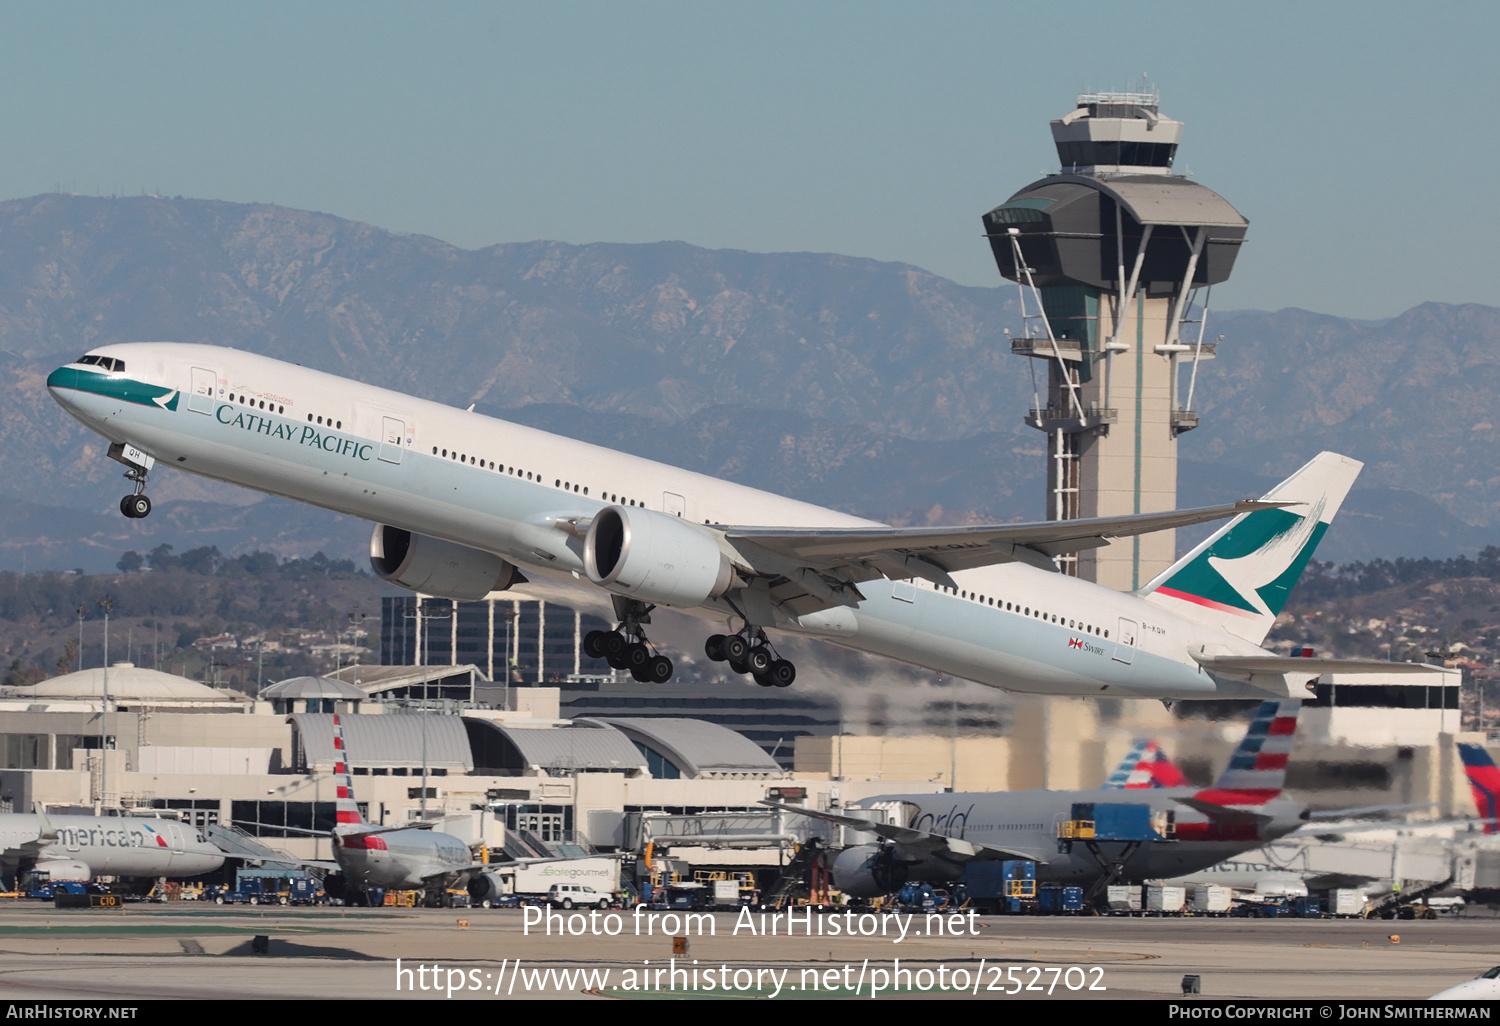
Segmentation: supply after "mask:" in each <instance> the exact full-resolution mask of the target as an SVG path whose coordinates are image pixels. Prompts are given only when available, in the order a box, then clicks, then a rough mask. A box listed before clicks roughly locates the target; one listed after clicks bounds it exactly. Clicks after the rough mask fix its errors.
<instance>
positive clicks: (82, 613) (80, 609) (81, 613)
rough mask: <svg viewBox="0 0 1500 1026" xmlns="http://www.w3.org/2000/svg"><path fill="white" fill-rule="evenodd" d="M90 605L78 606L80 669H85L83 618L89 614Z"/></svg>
mask: <svg viewBox="0 0 1500 1026" xmlns="http://www.w3.org/2000/svg"><path fill="white" fill-rule="evenodd" d="M88 611H89V607H88V606H84V605H80V606H79V607H78V669H80V670H81V669H83V618H84V617H85V616H87V615H88Z"/></svg>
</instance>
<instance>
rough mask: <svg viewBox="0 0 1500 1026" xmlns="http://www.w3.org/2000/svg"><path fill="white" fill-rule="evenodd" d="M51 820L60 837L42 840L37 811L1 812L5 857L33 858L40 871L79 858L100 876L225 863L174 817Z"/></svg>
mask: <svg viewBox="0 0 1500 1026" xmlns="http://www.w3.org/2000/svg"><path fill="white" fill-rule="evenodd" d="M48 822H49V823H50V824H51V827H52V832H53V833H54V834H55V835H56V836H55V838H51V839H49V840H47V841H46V843H44V844H38V843H37V842H38V841H39V840H40V839H41V837H42V826H41V822H40V821H39V820H38V818H37V817H36V816H35V815H34V814H32V813H13V814H9V815H0V850H3V852H4V856H3V857H4V859H5V861H7V862H12V861H20V860H21V859H28V858H34V859H35V860H36V868H37V869H39V870H46V869H47V864H48V863H49V862H50V863H63V862H76V863H81V864H83V865H85V866H87V867H88V869H89V872H90V874H91V875H92V876H96V877H98V876H141V877H159V876H170V877H187V876H198V875H199V874H201V873H211V872H213V871H214V870H216V869H218V868H219V867H220V866H222V865H223V864H224V852H223V851H221V850H220V849H218V848H216V847H215V846H214V845H213V844H212V843H211V842H209V841H208V840H206V839H205V838H204V837H203V835H202V834H200V833H198V831H197V830H196V829H194V828H193V827H191V826H189V825H187V824H186V823H183V822H181V821H179V820H175V819H149V818H145V817H134V816H49V817H48ZM27 846H30V847H27Z"/></svg>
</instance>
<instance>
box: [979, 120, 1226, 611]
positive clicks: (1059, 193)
mask: <svg viewBox="0 0 1500 1026" xmlns="http://www.w3.org/2000/svg"><path fill="white" fill-rule="evenodd" d="M1182 128H1183V124H1182V122H1181V121H1174V120H1172V119H1171V118H1166V117H1162V116H1161V114H1160V113H1159V112H1158V97H1157V94H1156V93H1148V92H1137V93H1085V94H1083V95H1081V96H1079V97H1078V105H1077V106H1076V107H1075V108H1074V109H1073V110H1072V111H1070V112H1069V113H1068V114H1067V115H1065V116H1064V117H1062V118H1060V119H1058V120H1056V121H1054V122H1052V138H1053V141H1054V142H1055V143H1056V144H1057V155H1058V158H1059V160H1060V162H1061V166H1062V170H1061V171H1059V172H1058V173H1057V174H1053V175H1048V176H1047V177H1045V178H1043V179H1041V180H1040V181H1037V182H1033V183H1032V184H1030V185H1028V186H1026V188H1024V189H1022V190H1021V191H1020V192H1018V193H1016V194H1015V195H1014V196H1012V197H1011V198H1010V199H1008V200H1006V201H1005V202H1004V203H1002V204H1001V205H1000V206H998V207H996V208H995V209H994V210H991V211H990V212H989V213H987V214H985V215H984V228H985V235H986V237H987V238H988V239H989V240H990V248H991V250H992V251H993V252H994V256H995V262H996V264H997V265H998V266H999V268H1000V274H1001V275H1002V276H1003V277H1005V278H1008V279H1009V280H1011V281H1014V282H1016V283H1017V285H1018V286H1020V292H1021V304H1022V315H1023V317H1024V321H1025V324H1026V328H1025V330H1024V332H1023V336H1022V337H1020V338H1012V339H1011V352H1013V353H1015V354H1017V355H1019V356H1025V357H1028V358H1030V359H1032V360H1035V361H1040V362H1041V363H1042V365H1043V366H1042V367H1041V368H1039V367H1037V366H1036V364H1035V363H1034V364H1033V365H1032V370H1033V380H1035V379H1036V371H1038V370H1043V368H1045V369H1044V373H1045V375H1046V393H1045V395H1043V394H1042V393H1041V387H1040V384H1038V386H1037V388H1036V390H1035V393H1034V394H1035V398H1036V402H1035V404H1034V406H1033V408H1032V409H1031V410H1030V411H1029V412H1028V413H1027V416H1026V423H1028V424H1030V425H1031V426H1032V427H1034V428H1037V429H1038V430H1040V431H1044V432H1046V435H1047V449H1048V452H1047V455H1048V460H1047V497H1048V501H1047V517H1048V519H1052V520H1071V519H1074V518H1077V517H1102V516H1116V515H1120V514H1128V513H1150V512H1156V511H1160V510H1169V509H1174V508H1175V507H1176V505H1177V436H1178V435H1180V434H1181V433H1182V432H1184V431H1189V430H1191V429H1193V428H1195V427H1197V426H1198V414H1197V413H1196V412H1194V411H1193V408H1192V403H1193V396H1194V391H1195V388H1196V384H1197V376H1198V373H1197V372H1198V363H1199V362H1200V361H1202V360H1207V359H1212V358H1213V356H1214V349H1215V343H1214V342H1212V341H1207V340H1205V338H1204V328H1205V320H1206V317H1207V309H1208V302H1207V299H1208V294H1207V290H1208V288H1209V287H1210V286H1212V285H1215V284H1217V283H1218V282H1221V281H1224V280H1225V279H1227V278H1228V277H1229V272H1230V269H1231V268H1232V267H1233V266H1234V259H1235V257H1236V256H1237V255H1238V254H1239V248H1240V244H1241V243H1242V242H1243V241H1244V238H1245V229H1246V227H1247V225H1248V222H1247V221H1246V220H1245V218H1243V217H1241V216H1240V214H1239V212H1238V211H1236V210H1235V209H1234V208H1233V207H1232V206H1230V205H1229V203H1228V202H1226V201H1225V200H1224V198H1223V197H1221V196H1219V195H1218V194H1217V193H1214V192H1212V191H1210V190H1209V189H1206V188H1204V187H1203V186H1201V185H1198V184H1197V183H1195V182H1190V181H1188V180H1187V179H1186V178H1185V177H1182V176H1180V175H1174V174H1173V173H1172V161H1173V158H1174V157H1175V156H1176V154H1177V145H1178V142H1179V141H1180V140H1181V138H1182ZM1200 291H1201V292H1202V296H1201V299H1200ZM1194 311H1197V314H1196V317H1195V318H1194V317H1193V312H1194ZM1184 364H1185V365H1187V367H1186V369H1184V366H1183V365H1184ZM1184 376H1186V378H1187V381H1186V383H1185V387H1184V382H1183V381H1182V380H1181V379H1182V378H1183V377H1184ZM1175 545H1176V538H1175V534H1174V533H1173V532H1171V531H1162V532H1158V533H1156V534H1149V535H1144V536H1139V537H1136V538H1133V539H1128V540H1125V539H1122V540H1121V541H1118V542H1115V543H1113V544H1111V545H1109V546H1107V547H1105V548H1103V549H1095V550H1091V551H1086V552H1082V553H1080V554H1079V555H1078V556H1077V557H1068V558H1067V560H1066V562H1062V563H1061V565H1062V568H1063V570H1064V571H1065V572H1068V573H1074V574H1077V575H1079V576H1081V577H1085V578H1087V579H1089V580H1093V581H1096V582H1098V583H1099V584H1103V585H1107V586H1109V587H1112V588H1119V589H1122V590H1128V589H1133V588H1137V587H1139V586H1141V585H1142V584H1145V583H1146V582H1148V581H1149V580H1151V579H1152V578H1153V577H1155V576H1156V575H1157V574H1158V573H1160V572H1161V571H1162V570H1165V569H1166V568H1167V567H1168V566H1170V565H1171V564H1172V562H1173V560H1174V559H1175Z"/></svg>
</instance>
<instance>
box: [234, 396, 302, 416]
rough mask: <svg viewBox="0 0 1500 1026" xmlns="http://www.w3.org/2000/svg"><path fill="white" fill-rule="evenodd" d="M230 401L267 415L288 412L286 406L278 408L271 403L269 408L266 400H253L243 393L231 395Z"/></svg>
mask: <svg viewBox="0 0 1500 1026" xmlns="http://www.w3.org/2000/svg"><path fill="white" fill-rule="evenodd" d="M229 401H230V402H232V403H239V404H240V405H241V406H248V407H250V408H251V409H252V410H265V411H266V412H267V413H285V412H286V407H285V406H277V405H276V404H275V403H271V404H270V405H269V406H268V405H266V401H265V400H264V399H251V398H249V397H248V396H246V395H244V394H243V393H241V394H240V395H234V394H233V393H231V394H230V396H229ZM307 419H308V420H312V417H311V416H309V417H308V418H307Z"/></svg>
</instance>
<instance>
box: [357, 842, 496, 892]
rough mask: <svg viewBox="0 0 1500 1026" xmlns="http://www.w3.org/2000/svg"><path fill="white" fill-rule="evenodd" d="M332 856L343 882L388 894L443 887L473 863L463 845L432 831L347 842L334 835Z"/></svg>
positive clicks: (466, 847)
mask: <svg viewBox="0 0 1500 1026" xmlns="http://www.w3.org/2000/svg"><path fill="white" fill-rule="evenodd" d="M333 855H334V859H335V861H337V862H338V865H339V869H340V870H341V871H342V872H343V874H344V876H345V878H346V879H349V880H354V881H356V882H357V883H359V884H360V885H361V886H363V887H384V888H386V889H388V890H416V889H419V888H422V887H427V886H430V885H432V884H435V883H437V884H441V883H445V882H446V881H447V878H448V877H449V876H451V875H452V874H454V873H458V872H460V871H461V870H463V869H464V868H465V867H467V866H468V865H469V864H470V863H471V862H472V861H473V860H472V858H471V857H470V855H469V847H468V845H466V844H464V842H463V841H461V840H459V839H458V838H457V837H454V836H453V835H452V834H444V833H438V832H436V831H432V830H391V831H388V832H386V833H380V834H367V835H364V836H355V837H348V838H345V837H341V836H340V834H339V833H338V832H337V831H335V832H334V846H333Z"/></svg>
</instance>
